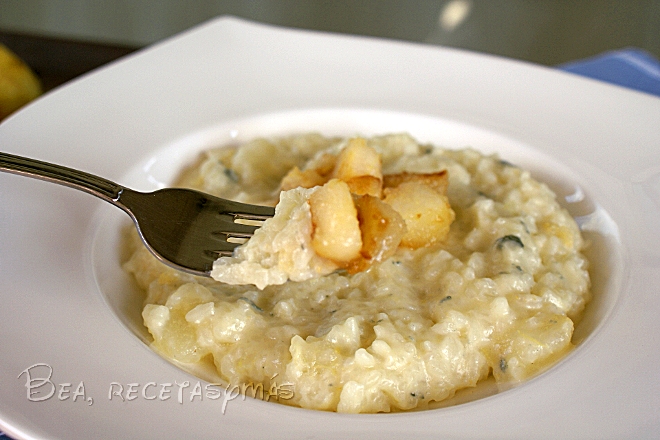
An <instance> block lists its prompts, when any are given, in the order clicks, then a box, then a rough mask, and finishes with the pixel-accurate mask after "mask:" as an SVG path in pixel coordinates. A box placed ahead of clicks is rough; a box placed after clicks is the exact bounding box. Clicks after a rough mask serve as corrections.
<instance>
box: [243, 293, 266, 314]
mask: <svg viewBox="0 0 660 440" xmlns="http://www.w3.org/2000/svg"><path fill="white" fill-rule="evenodd" d="M238 299H239V300H243V301H245V302H246V303H248V304H250V306H252V308H253V309H255V310H256V311H258V312H263V311H264V310H263V309H262V308H261V307H259V306H258V305H256V304H255V303H254V301H252V300H251V299H249V298H246V297H244V296H241V297H240V298H238Z"/></svg>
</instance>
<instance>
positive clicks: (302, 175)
mask: <svg viewBox="0 0 660 440" xmlns="http://www.w3.org/2000/svg"><path fill="white" fill-rule="evenodd" d="M447 183H448V176H447V171H446V170H443V171H441V172H437V173H428V174H415V173H407V172H403V173H398V174H389V175H383V172H382V160H381V157H380V155H379V154H378V152H377V151H376V150H375V149H374V148H372V147H371V146H369V145H368V144H367V142H366V141H365V139H363V138H359V137H357V138H353V139H350V140H349V141H348V142H347V143H346V145H345V146H344V147H343V148H342V149H341V151H339V153H338V154H331V153H327V152H325V153H323V155H322V156H321V157H319V158H317V160H315V161H312V165H309V167H307V168H305V169H302V170H301V169H299V168H298V167H294V168H293V169H291V170H290V171H289V172H288V173H287V174H286V175H285V176H284V178H283V179H282V181H281V184H280V187H281V190H282V192H281V193H280V200H279V203H278V205H277V206H276V208H275V216H274V217H273V218H270V219H268V220H266V221H265V222H264V223H263V226H262V227H261V228H260V229H258V230H257V231H256V233H255V234H254V236H253V237H252V238H250V240H248V241H247V242H246V243H245V244H243V245H241V246H239V247H237V248H236V249H235V250H234V254H233V256H231V257H220V258H219V259H218V260H216V261H215V263H214V265H213V270H212V272H211V276H212V277H213V278H214V279H216V280H218V281H222V282H224V283H228V284H254V285H255V286H257V287H258V288H259V289H263V288H265V287H266V286H269V285H277V284H284V283H285V282H287V281H289V280H291V281H304V280H308V279H311V278H315V277H320V276H324V275H327V274H330V273H332V272H334V271H336V270H346V271H347V272H348V273H351V274H353V273H357V272H361V271H364V270H367V269H369V268H370V267H371V266H373V265H374V264H377V263H379V262H382V261H384V260H386V259H388V258H390V257H392V256H393V255H394V254H395V253H396V252H397V250H398V249H399V248H408V249H417V248H420V247H424V246H430V245H433V244H435V243H438V242H441V241H443V240H444V239H445V238H446V237H447V234H448V233H449V228H450V225H451V223H452V222H453V221H454V218H455V214H454V211H453V210H452V208H451V206H450V205H449V201H448V199H447V196H446V190H447Z"/></svg>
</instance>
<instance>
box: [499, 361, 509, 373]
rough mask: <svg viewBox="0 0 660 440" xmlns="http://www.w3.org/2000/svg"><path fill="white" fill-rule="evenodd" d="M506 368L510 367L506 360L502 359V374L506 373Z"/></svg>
mask: <svg viewBox="0 0 660 440" xmlns="http://www.w3.org/2000/svg"><path fill="white" fill-rule="evenodd" d="M506 367H508V365H507V363H506V359H504V358H502V359H500V370H502V372H505V371H506Z"/></svg>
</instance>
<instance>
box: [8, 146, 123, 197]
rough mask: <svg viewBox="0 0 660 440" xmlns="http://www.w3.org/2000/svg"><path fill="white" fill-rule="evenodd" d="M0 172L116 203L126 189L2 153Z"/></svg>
mask: <svg viewBox="0 0 660 440" xmlns="http://www.w3.org/2000/svg"><path fill="white" fill-rule="evenodd" d="M0 170H1V171H7V172H9V173H14V174H20V175H22V176H27V177H34V178H36V179H41V180H46V181H48V182H53V183H59V184H60V185H65V186H68V187H71V188H75V189H79V190H81V191H85V192H87V193H89V194H92V195H95V196H97V197H100V198H102V199H104V200H106V201H108V202H111V203H116V202H117V201H118V200H119V197H120V196H121V193H122V191H123V190H124V187H122V186H120V185H117V184H116V183H114V182H111V181H110V180H107V179H104V178H102V177H98V176H95V175H93V174H89V173H86V172H84V171H79V170H74V169H73V168H67V167H63V166H61V165H55V164H52V163H48V162H42V161H40V160H35V159H29V158H27V157H22V156H15V155H13V154H8V153H2V152H0Z"/></svg>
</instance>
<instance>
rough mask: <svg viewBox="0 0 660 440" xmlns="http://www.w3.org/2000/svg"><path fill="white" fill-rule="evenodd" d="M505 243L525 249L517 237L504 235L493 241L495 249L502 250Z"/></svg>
mask: <svg viewBox="0 0 660 440" xmlns="http://www.w3.org/2000/svg"><path fill="white" fill-rule="evenodd" d="M506 243H513V244H516V245H518V246H520V247H521V248H524V247H525V245H524V244H523V242H522V240H521V239H520V237H518V236H517V235H505V236H504V237H500V238H498V239H497V240H496V241H495V246H497V249H502V247H503V246H504V245H505V244H506Z"/></svg>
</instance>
